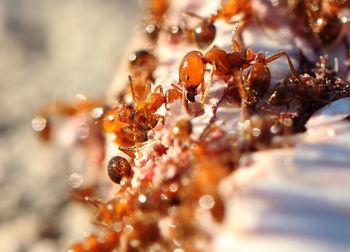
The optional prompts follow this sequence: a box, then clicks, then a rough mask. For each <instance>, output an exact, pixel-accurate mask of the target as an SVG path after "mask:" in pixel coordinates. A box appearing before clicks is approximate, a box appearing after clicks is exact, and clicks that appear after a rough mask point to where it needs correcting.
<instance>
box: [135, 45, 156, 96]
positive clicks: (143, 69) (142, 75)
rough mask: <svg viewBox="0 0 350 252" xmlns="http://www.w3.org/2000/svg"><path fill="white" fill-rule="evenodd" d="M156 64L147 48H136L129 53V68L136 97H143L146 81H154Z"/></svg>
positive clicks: (154, 58)
mask: <svg viewBox="0 0 350 252" xmlns="http://www.w3.org/2000/svg"><path fill="white" fill-rule="evenodd" d="M156 66H157V59H156V57H155V56H154V55H153V54H152V53H151V52H150V51H148V50H145V49H141V50H137V51H135V52H133V53H131V54H130V55H129V69H130V72H131V75H132V76H134V77H135V81H134V92H135V96H136V97H137V98H140V97H144V93H145V86H146V83H147V82H149V81H151V82H153V81H154V78H153V72H154V71H155V69H156Z"/></svg>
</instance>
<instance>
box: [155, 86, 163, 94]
mask: <svg viewBox="0 0 350 252" xmlns="http://www.w3.org/2000/svg"><path fill="white" fill-rule="evenodd" d="M158 92H159V93H161V94H164V91H163V87H162V85H158V86H156V88H155V89H154V93H158Z"/></svg>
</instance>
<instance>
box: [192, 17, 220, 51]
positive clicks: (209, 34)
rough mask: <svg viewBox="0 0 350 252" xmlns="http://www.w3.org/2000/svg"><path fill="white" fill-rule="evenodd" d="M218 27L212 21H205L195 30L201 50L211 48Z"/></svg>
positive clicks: (195, 37) (195, 36)
mask: <svg viewBox="0 0 350 252" xmlns="http://www.w3.org/2000/svg"><path fill="white" fill-rule="evenodd" d="M215 35H216V27H215V25H214V24H213V22H212V21H210V20H208V19H203V21H202V22H200V23H199V25H198V26H197V27H196V28H195V30H194V39H195V41H196V44H197V45H198V47H199V48H205V47H207V46H209V45H210V44H211V43H212V42H213V41H214V39H215Z"/></svg>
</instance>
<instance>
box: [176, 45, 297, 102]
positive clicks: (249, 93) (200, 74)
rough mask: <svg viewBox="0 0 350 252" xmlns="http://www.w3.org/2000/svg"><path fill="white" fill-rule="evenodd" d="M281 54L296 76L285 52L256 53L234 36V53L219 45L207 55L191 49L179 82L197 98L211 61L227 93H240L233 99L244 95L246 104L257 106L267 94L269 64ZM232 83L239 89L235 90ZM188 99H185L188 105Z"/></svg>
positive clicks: (269, 76) (180, 71) (188, 92)
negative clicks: (197, 92) (267, 55)
mask: <svg viewBox="0 0 350 252" xmlns="http://www.w3.org/2000/svg"><path fill="white" fill-rule="evenodd" d="M282 56H285V57H286V58H287V60H288V64H289V67H290V70H291V72H292V75H293V77H294V78H297V77H298V74H297V72H296V70H295V68H294V66H293V63H292V61H291V59H290V57H289V56H288V54H287V53H286V52H280V53H277V54H275V55H273V56H271V57H268V58H266V56H265V54H264V53H262V52H259V53H254V51H253V50H252V49H251V48H248V49H245V48H243V47H242V46H241V45H240V44H239V43H238V42H237V41H236V40H234V39H233V40H232V52H229V53H227V52H226V51H224V50H223V49H221V48H220V47H218V46H213V47H212V48H211V49H210V50H209V51H208V52H207V53H206V54H205V55H203V54H202V53H201V52H200V51H192V52H189V53H188V54H187V55H185V57H184V58H183V60H182V62H181V64H180V69H179V79H180V84H181V85H182V87H183V90H184V91H185V92H186V97H187V100H188V101H191V102H193V101H194V97H195V95H196V89H197V87H198V86H200V85H201V87H202V97H204V90H205V87H204V74H205V72H206V64H210V65H211V66H212V68H213V69H212V75H216V76H218V77H219V78H221V79H223V80H224V81H225V82H227V83H228V88H227V89H226V93H227V94H231V95H234V94H235V95H237V94H240V97H232V98H233V99H236V100H237V99H238V100H240V98H243V99H244V101H245V103H246V104H247V105H249V106H250V107H254V105H255V104H256V102H257V101H258V99H260V98H262V96H264V95H265V94H266V92H267V90H268V88H269V85H270V81H271V74H270V70H269V68H268V66H267V65H268V64H269V63H270V62H272V61H274V60H277V59H278V58H280V57H282ZM246 68H249V71H248V73H247V75H246V76H242V75H243V72H242V70H244V69H246ZM243 77H244V78H243ZM237 82H238V83H237ZM232 86H234V87H235V88H236V89H237V90H239V92H233V91H232ZM185 92H184V93H185ZM187 100H186V101H185V100H184V104H185V105H186V104H187ZM202 101H203V99H202Z"/></svg>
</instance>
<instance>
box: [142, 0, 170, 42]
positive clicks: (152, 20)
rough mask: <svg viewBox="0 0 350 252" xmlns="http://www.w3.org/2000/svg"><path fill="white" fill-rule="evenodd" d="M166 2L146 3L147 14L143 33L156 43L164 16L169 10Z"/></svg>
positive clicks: (151, 1)
mask: <svg viewBox="0 0 350 252" xmlns="http://www.w3.org/2000/svg"><path fill="white" fill-rule="evenodd" d="M169 6H170V4H169V1H168V0H150V1H149V3H148V10H149V11H148V14H147V15H146V19H145V23H146V27H145V31H146V35H147V37H148V38H149V39H150V40H151V41H152V42H156V41H157V39H158V35H159V31H160V30H161V29H162V26H163V21H164V15H165V13H166V12H167V11H168V9H169Z"/></svg>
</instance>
